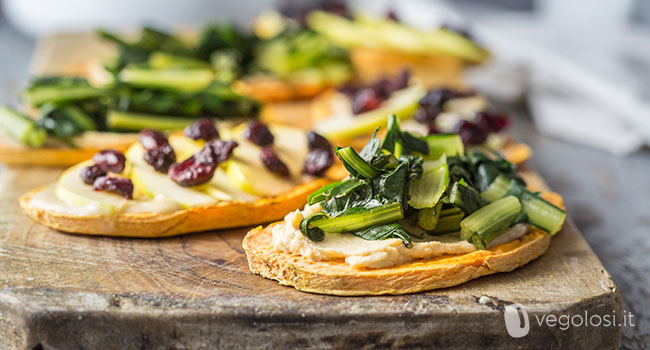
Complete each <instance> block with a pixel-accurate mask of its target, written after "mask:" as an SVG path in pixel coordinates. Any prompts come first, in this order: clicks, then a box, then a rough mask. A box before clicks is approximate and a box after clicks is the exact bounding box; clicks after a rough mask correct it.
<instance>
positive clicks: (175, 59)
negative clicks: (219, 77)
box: [148, 51, 210, 69]
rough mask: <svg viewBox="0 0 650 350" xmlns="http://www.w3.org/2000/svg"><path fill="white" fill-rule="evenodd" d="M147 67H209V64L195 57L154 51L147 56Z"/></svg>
mask: <svg viewBox="0 0 650 350" xmlns="http://www.w3.org/2000/svg"><path fill="white" fill-rule="evenodd" d="M148 63H149V67H151V68H153V69H197V68H199V69H200V68H208V69H209V68H210V64H209V63H208V62H205V61H201V60H199V59H196V58H192V57H187V56H181V55H175V54H172V53H169V52H164V51H156V52H153V53H151V55H150V56H149V60H148Z"/></svg>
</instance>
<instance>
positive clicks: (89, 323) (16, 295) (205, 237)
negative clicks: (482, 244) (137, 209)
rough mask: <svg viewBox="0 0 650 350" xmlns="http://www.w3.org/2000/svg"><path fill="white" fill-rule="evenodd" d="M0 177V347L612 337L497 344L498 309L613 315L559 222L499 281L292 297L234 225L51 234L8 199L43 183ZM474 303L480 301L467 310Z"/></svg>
mask: <svg viewBox="0 0 650 350" xmlns="http://www.w3.org/2000/svg"><path fill="white" fill-rule="evenodd" d="M57 175H58V171H57V170H54V169H49V168H30V169H22V168H8V169H5V170H4V171H2V184H1V185H0V202H1V203H3V205H2V207H0V272H1V273H0V348H2V349H5V348H9V349H11V348H18V349H23V348H26V349H31V348H33V347H35V346H37V345H38V344H41V346H43V348H45V349H48V347H51V348H52V349H94V348H102V349H127V348H142V349H211V348H217V347H222V348H244V347H252V348H269V349H276V348H304V347H309V346H312V347H320V348H332V347H334V348H351V347H352V348H370V347H383V348H391V347H392V348H426V347H433V346H441V347H449V348H475V347H477V346H479V345H480V346H481V347H485V348H493V347H509V348H523V347H538V348H564V347H571V348H585V349H587V348H615V347H618V344H619V339H620V328H618V327H578V328H570V329H568V330H565V331H562V330H560V329H559V328H557V327H555V328H553V327H539V326H537V325H536V324H535V323H534V321H533V320H532V319H531V331H530V334H528V335H527V336H526V337H524V338H520V339H514V338H511V337H509V336H508V334H507V333H506V330H505V326H504V321H503V313H502V312H503V308H504V306H505V305H507V304H509V303H520V304H522V305H524V306H525V307H526V308H527V310H528V313H529V315H530V316H531V318H532V317H533V316H534V315H542V314H548V313H553V314H556V315H560V314H583V313H584V310H588V311H589V314H590V315H592V314H611V313H612V312H613V311H614V310H615V311H616V312H617V315H620V311H621V305H620V296H619V294H618V292H617V290H616V287H615V286H614V284H613V282H612V281H611V279H610V277H609V275H608V274H607V272H606V271H605V270H604V268H603V267H602V265H601V264H600V262H599V261H598V259H597V258H596V257H595V256H594V255H593V253H592V251H591V249H590V248H589V247H588V245H587V244H586V243H585V242H584V240H583V239H582V237H581V236H580V234H579V233H578V231H577V230H576V229H575V227H574V226H573V224H572V223H571V222H569V223H567V225H566V227H565V229H564V230H563V231H562V232H560V233H559V234H558V235H557V236H556V237H555V238H554V239H553V241H552V243H551V247H550V249H549V251H548V252H547V253H546V254H545V255H544V256H543V257H541V258H540V259H538V260H536V261H533V262H531V263H530V264H528V265H527V266H525V267H523V268H521V269H518V270H516V271H514V272H512V273H507V274H499V275H495V276H491V277H484V278H480V279H478V280H476V281H473V282H470V283H467V284H465V285H461V286H459V287H455V288H449V289H443V290H439V291H434V292H429V293H420V294H415V295H408V296H395V297H391V296H386V297H362V298H357V297H354V298H345V297H333V296H321V295H314V294H307V293H301V292H298V291H296V290H294V289H292V288H289V287H283V286H280V285H279V284H277V283H275V282H273V281H270V280H266V279H263V278H261V277H259V276H254V275H252V274H250V273H249V271H248V266H247V263H246V258H245V256H244V253H243V251H242V248H241V239H242V238H243V235H244V233H245V232H246V230H245V229H242V230H229V231H224V232H205V233H198V234H193V235H188V236H182V237H178V238H168V239H158V240H146V239H116V238H103V237H87V236H76V235H68V234H64V233H59V232H56V231H53V230H50V229H47V228H45V227H42V226H40V225H38V224H36V223H33V222H32V221H30V219H28V218H27V217H26V216H24V215H22V213H20V211H19V209H18V207H17V205H16V198H17V197H18V196H19V195H20V194H22V193H23V192H25V191H27V190H28V189H30V188H31V187H33V186H35V185H38V184H42V183H45V182H49V181H54V180H55V178H56V176H57ZM481 296H488V297H489V298H491V299H490V300H491V301H490V302H489V303H488V304H481V303H480V302H479V301H478V300H479V298H480V297H481Z"/></svg>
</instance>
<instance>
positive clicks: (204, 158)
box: [196, 140, 237, 163]
mask: <svg viewBox="0 0 650 350" xmlns="http://www.w3.org/2000/svg"><path fill="white" fill-rule="evenodd" d="M235 147H237V142H235V141H223V140H212V141H210V142H207V143H206V144H205V146H204V147H203V149H202V150H201V151H199V152H198V153H197V154H196V156H197V157H199V160H200V161H201V162H203V163H221V162H223V161H225V160H226V159H228V157H230V155H231V154H232V152H233V150H234V149H235Z"/></svg>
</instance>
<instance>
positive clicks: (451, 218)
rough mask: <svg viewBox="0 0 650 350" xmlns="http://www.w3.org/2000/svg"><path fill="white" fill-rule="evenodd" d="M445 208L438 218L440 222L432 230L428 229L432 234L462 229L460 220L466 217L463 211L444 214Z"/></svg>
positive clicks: (442, 233)
mask: <svg viewBox="0 0 650 350" xmlns="http://www.w3.org/2000/svg"><path fill="white" fill-rule="evenodd" d="M444 213H445V211H444V210H443V211H442V212H441V213H440V217H439V218H438V223H437V224H436V227H435V228H434V229H433V230H432V231H428V233H429V234H430V235H444V234H447V233H451V232H458V231H459V230H460V222H461V221H462V220H463V218H464V217H465V214H463V212H462V211H460V210H459V211H458V212H457V213H454V214H449V215H444Z"/></svg>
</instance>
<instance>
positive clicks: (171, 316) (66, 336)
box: [0, 291, 620, 349]
mask: <svg viewBox="0 0 650 350" xmlns="http://www.w3.org/2000/svg"><path fill="white" fill-rule="evenodd" d="M24 292H25V291H19V292H16V293H14V296H15V298H16V299H18V298H21V299H23V300H24V299H25V297H26V295H21V294H24ZM59 293H63V294H61V296H60V297H62V298H65V297H64V295H68V294H70V293H71V292H70V291H67V292H59ZM73 293H74V292H73ZM29 294H30V295H29V296H27V299H28V300H30V301H29V302H27V303H7V297H6V296H4V295H1V294H0V312H2V313H3V314H4V315H8V314H10V315H12V321H13V325H19V329H20V330H19V331H18V332H17V333H15V334H12V333H11V332H14V330H12V328H11V324H8V323H3V322H0V335H2V336H3V337H2V340H0V345H7V346H6V348H17V349H22V348H26V349H32V348H33V347H34V346H37V345H38V344H41V345H42V346H44V347H45V349H47V346H54V347H55V348H61V349H76V348H97V347H102V348H109V349H110V348H115V349H123V348H132V347H133V346H139V348H142V349H158V348H170V347H171V348H173V347H176V348H201V347H200V346H198V345H197V344H211V346H218V347H221V348H232V347H246V348H257V349H279V348H296V347H300V348H304V347H334V348H349V347H350V346H352V347H353V348H362V347H369V346H371V347H373V348H395V347H397V348H430V347H436V348H451V349H467V348H476V347H477V346H481V347H483V348H485V347H493V348H522V349H523V348H531V347H533V348H534V347H536V346H539V347H540V348H544V349H565V348H572V349H594V348H599V349H614V348H618V346H619V341H620V328H616V329H612V328H605V329H603V328H598V327H589V328H586V329H579V330H580V332H577V331H576V330H577V329H578V328H575V329H569V330H560V329H558V328H557V327H556V328H550V327H542V328H540V327H535V326H534V325H533V326H532V327H531V331H530V333H529V334H528V335H527V336H525V337H523V338H519V339H514V338H511V337H509V336H508V335H507V331H506V329H505V324H504V322H503V308H504V306H505V305H507V304H509V303H510V302H508V301H501V300H497V301H496V302H497V303H498V304H497V305H495V306H492V305H483V307H482V309H481V310H482V311H480V312H466V311H462V310H458V311H456V310H454V311H453V312H447V313H443V314H437V315H436V317H432V316H431V315H430V314H427V313H425V314H422V313H418V312H417V311H415V308H409V309H407V310H402V313H401V317H400V319H399V320H395V319H390V318H389V319H387V317H386V316H385V315H381V310H377V312H376V313H371V314H362V315H353V314H351V313H350V312H343V313H342V314H341V316H339V317H323V316H322V315H319V314H318V313H308V314H304V313H303V314H301V313H300V312H295V310H290V311H289V313H288V312H286V310H283V309H282V305H277V310H276V312H271V313H267V312H261V313H260V312H258V311H257V310H254V309H251V308H247V307H246V306H245V305H246V302H245V301H242V307H241V308H240V309H241V312H239V311H233V312H231V313H226V314H224V313H219V312H215V311H213V310H210V309H205V308H204V309H203V310H201V311H200V312H199V313H198V314H189V313H185V312H183V311H182V310H177V309H176V308H177V307H178V306H179V305H182V304H183V302H184V301H182V300H180V299H179V300H175V301H173V302H172V303H170V301H169V300H168V299H164V298H159V297H156V296H149V297H146V298H147V301H146V303H151V304H154V305H157V307H158V308H159V312H158V313H154V314H151V313H143V312H140V311H139V310H138V309H135V310H134V309H129V306H128V304H127V303H124V301H127V300H129V299H131V298H133V296H128V295H124V296H118V295H97V294H95V295H79V294H77V296H76V297H77V298H80V299H86V300H88V299H90V300H95V301H96V303H95V306H94V307H92V308H90V309H87V308H81V309H76V308H74V307H69V308H61V307H60V306H58V305H53V304H51V300H49V302H50V303H49V305H46V304H47V303H46V304H40V302H41V301H40V300H39V297H38V295H39V291H31V292H30V293H29ZM34 296H36V298H34ZM419 296H421V297H427V300H419V301H417V302H416V303H414V304H415V305H416V306H417V307H418V308H424V309H425V310H426V309H429V310H431V309H435V308H436V307H437V306H438V305H441V303H442V304H444V303H447V302H446V301H445V300H444V298H442V299H441V298H439V297H436V296H435V295H432V296H428V295H426V294H420V295H419ZM470 298H474V297H473V296H468V300H467V302H468V303H473V302H475V301H472V300H470ZM346 299H347V300H351V301H355V300H359V299H358V298H346ZM370 299H372V297H370ZM141 302H143V301H141ZM121 303H124V304H127V305H122V304H121ZM617 305H618V307H617ZM350 306H351V307H352V305H350ZM585 309H589V310H591V312H592V313H591V314H592V315H607V314H611V311H612V310H616V312H617V313H620V296H619V297H618V299H617V295H614V294H610V295H601V296H595V297H590V298H586V299H584V300H581V301H578V302H574V303H570V304H567V305H564V306H562V307H558V308H554V309H545V308H541V309H535V308H529V309H528V314H529V317H530V318H531V319H532V318H534V317H536V316H537V317H541V316H543V315H549V314H553V315H556V316H559V315H563V314H581V312H582V310H585ZM348 311H349V309H348ZM162 315H165V316H166V317H161V316H162ZM389 320H390V321H389ZM531 322H534V321H531ZM351 324H354V327H351V326H350V325H351ZM458 324H462V325H463V327H462V328H459V327H458ZM287 329H291V331H290V332H287ZM396 330H400V331H397V332H396ZM404 330H408V331H404ZM7 335H8V336H7ZM278 335H281V336H278ZM107 344H110V346H111V347H106V346H107ZM533 344H534V345H533Z"/></svg>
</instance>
